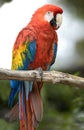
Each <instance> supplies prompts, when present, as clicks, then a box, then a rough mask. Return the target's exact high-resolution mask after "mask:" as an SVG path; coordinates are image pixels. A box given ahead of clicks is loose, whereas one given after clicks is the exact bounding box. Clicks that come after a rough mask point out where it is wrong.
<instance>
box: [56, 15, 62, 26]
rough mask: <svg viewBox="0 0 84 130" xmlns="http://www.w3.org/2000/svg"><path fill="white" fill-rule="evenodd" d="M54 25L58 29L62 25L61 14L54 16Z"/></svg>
mask: <svg viewBox="0 0 84 130" xmlns="http://www.w3.org/2000/svg"><path fill="white" fill-rule="evenodd" d="M56 24H57V28H59V27H60V26H61V24H62V14H57V15H56Z"/></svg>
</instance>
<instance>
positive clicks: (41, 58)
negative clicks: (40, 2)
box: [9, 4, 63, 130]
mask: <svg viewBox="0 0 84 130" xmlns="http://www.w3.org/2000/svg"><path fill="white" fill-rule="evenodd" d="M62 13H63V10H62V9H61V8H60V7H58V6H56V5H51V4H47V5H44V6H42V7H41V8H39V9H37V10H36V12H35V13H34V15H33V16H32V18H31V21H30V22H29V24H28V25H27V26H26V27H25V28H23V29H22V30H21V31H20V32H19V34H18V36H17V38H16V41H15V44H14V47H13V51H12V67H11V68H12V70H32V69H37V68H39V67H41V68H42V70H49V69H50V67H51V65H52V64H53V63H54V62H55V58H56V53H57V43H58V36H57V33H56V31H55V30H57V29H58V28H59V27H60V25H61V22H62ZM10 85H11V93H10V96H9V105H10V106H12V103H13V100H14V98H15V96H16V94H18V93H19V103H18V104H17V105H16V106H15V107H14V108H13V109H12V110H11V114H9V115H11V116H12V117H11V118H15V116H16V115H14V114H15V112H16V111H18V109H17V108H18V106H19V119H20V129H21V130H36V128H37V126H38V123H39V122H40V121H41V119H42V115H43V104H42V99H41V95H40V91H41V88H42V86H43V83H42V82H37V81H18V80H11V81H10Z"/></svg>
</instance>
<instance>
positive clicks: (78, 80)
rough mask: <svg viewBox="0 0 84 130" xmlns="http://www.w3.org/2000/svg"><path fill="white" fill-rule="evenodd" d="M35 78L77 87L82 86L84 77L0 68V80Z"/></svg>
mask: <svg viewBox="0 0 84 130" xmlns="http://www.w3.org/2000/svg"><path fill="white" fill-rule="evenodd" d="M11 79H15V80H28V81H31V80H35V79H36V80H37V81H41V80H42V81H43V82H52V83H54V84H57V83H61V84H66V85H71V86H76V87H79V88H84V78H82V77H78V76H74V75H71V74H68V73H63V72H58V71H43V78H42V77H41V76H40V74H39V72H38V70H29V71H15V70H8V69H2V68H1V69H0V80H11Z"/></svg>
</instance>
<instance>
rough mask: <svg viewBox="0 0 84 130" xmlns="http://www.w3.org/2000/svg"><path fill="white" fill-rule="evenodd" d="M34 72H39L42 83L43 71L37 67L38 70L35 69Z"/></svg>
mask: <svg viewBox="0 0 84 130" xmlns="http://www.w3.org/2000/svg"><path fill="white" fill-rule="evenodd" d="M36 70H37V71H38V72H39V75H40V77H41V81H42V80H43V70H42V68H41V67H39V68H37V69H36Z"/></svg>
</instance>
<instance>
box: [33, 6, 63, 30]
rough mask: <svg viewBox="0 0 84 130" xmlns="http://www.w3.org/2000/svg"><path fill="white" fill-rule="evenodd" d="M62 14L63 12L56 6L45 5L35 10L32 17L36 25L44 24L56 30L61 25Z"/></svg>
mask: <svg viewBox="0 0 84 130" xmlns="http://www.w3.org/2000/svg"><path fill="white" fill-rule="evenodd" d="M62 13H63V10H62V9H61V8H60V7H58V6H56V5H51V4H47V5H44V6H42V7H41V8H39V9H37V11H36V12H35V14H34V15H33V17H32V20H34V21H35V22H36V23H37V24H39V23H40V24H41V23H42V24H45V23H47V24H48V25H50V26H52V27H53V28H54V29H55V30H57V29H58V28H59V27H60V26H61V23H62Z"/></svg>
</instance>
